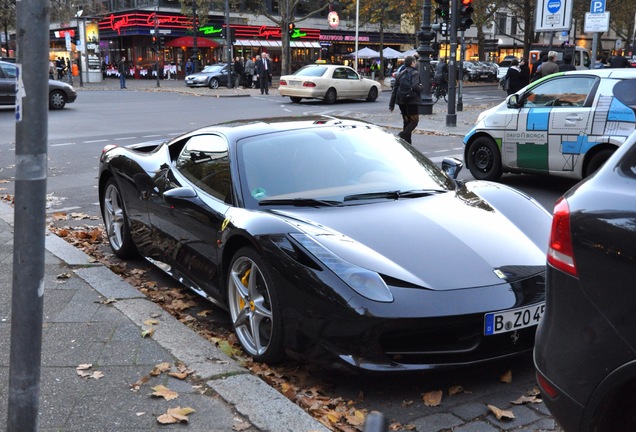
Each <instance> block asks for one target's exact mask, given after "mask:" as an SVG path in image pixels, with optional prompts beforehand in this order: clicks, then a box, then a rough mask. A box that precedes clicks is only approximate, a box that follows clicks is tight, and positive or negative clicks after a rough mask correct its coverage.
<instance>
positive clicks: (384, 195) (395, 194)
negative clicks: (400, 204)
mask: <svg viewBox="0 0 636 432" xmlns="http://www.w3.org/2000/svg"><path fill="white" fill-rule="evenodd" d="M444 192H448V191H446V190H442V189H413V190H408V191H401V190H394V191H385V192H368V193H362V194H355V195H347V196H345V197H344V201H353V200H366V199H400V198H419V197H423V196H428V195H434V194H438V193H444Z"/></svg>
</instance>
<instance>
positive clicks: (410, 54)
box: [400, 49, 417, 58]
mask: <svg viewBox="0 0 636 432" xmlns="http://www.w3.org/2000/svg"><path fill="white" fill-rule="evenodd" d="M415 54H417V50H415V49H410V50H408V51H404V52H403V53H402V56H401V57H400V58H404V57H406V56H414V55H415Z"/></svg>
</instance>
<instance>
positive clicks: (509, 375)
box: [501, 370, 512, 384]
mask: <svg viewBox="0 0 636 432" xmlns="http://www.w3.org/2000/svg"><path fill="white" fill-rule="evenodd" d="M501 382H502V383H505V384H510V383H511V382H512V371H511V370H508V371H506V372H505V373H504V374H503V375H501Z"/></svg>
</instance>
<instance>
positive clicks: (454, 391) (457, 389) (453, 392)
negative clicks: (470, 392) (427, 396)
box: [448, 385, 464, 396]
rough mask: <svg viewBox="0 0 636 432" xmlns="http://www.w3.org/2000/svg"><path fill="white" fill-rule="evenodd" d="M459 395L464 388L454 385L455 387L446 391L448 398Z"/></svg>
mask: <svg viewBox="0 0 636 432" xmlns="http://www.w3.org/2000/svg"><path fill="white" fill-rule="evenodd" d="M460 393H464V387H462V386H459V385H456V386H452V387H450V388H449V389H448V395H449V396H455V395H457V394H460Z"/></svg>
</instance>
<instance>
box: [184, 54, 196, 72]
mask: <svg viewBox="0 0 636 432" xmlns="http://www.w3.org/2000/svg"><path fill="white" fill-rule="evenodd" d="M185 73H186V76H188V75H190V74H192V73H194V63H193V62H192V59H191V58H189V59H188V61H187V62H186V65H185Z"/></svg>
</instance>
